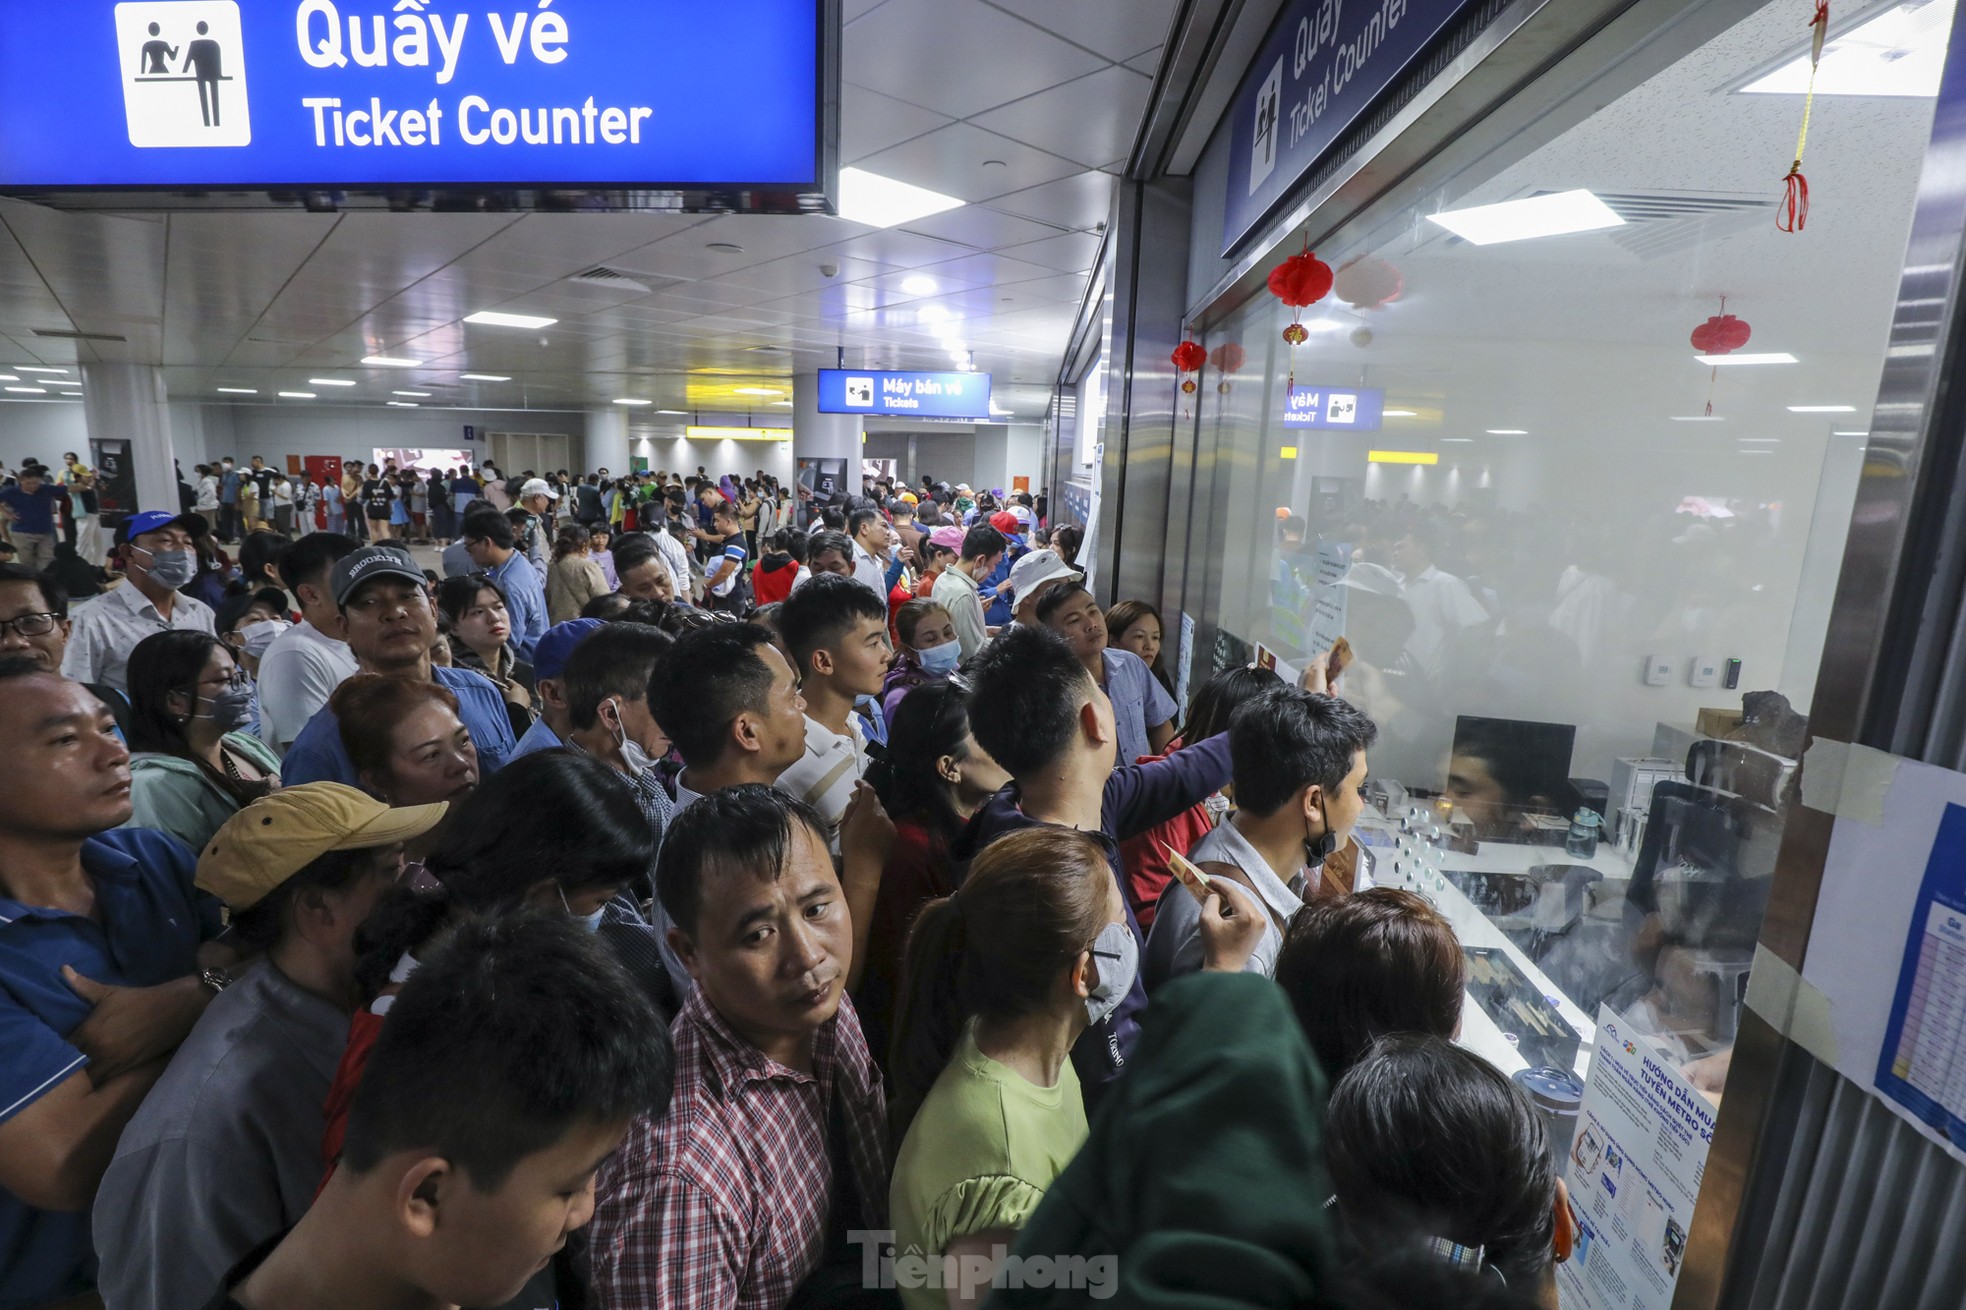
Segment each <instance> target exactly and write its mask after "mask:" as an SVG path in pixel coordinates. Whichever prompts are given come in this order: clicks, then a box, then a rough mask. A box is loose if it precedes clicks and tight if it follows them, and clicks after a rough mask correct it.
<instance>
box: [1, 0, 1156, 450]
mask: <svg viewBox="0 0 1966 1310" xmlns="http://www.w3.org/2000/svg"><path fill="white" fill-rule="evenodd" d="M1175 8H1176V0H872V2H870V0H846V4H845V17H846V20H847V23H846V32H845V40H844V55H843V82H844V85H843V88H842V101H843V103H842V107H841V120H842V122H841V141H840V161H841V163H842V164H843V165H853V166H855V167H859V168H862V169H866V170H868V171H871V172H875V173H879V174H882V175H884V176H888V177H892V178H896V179H898V180H900V181H903V182H909V183H913V184H915V185H918V186H925V187H929V188H932V189H934V190H938V191H943V192H946V193H947V194H950V195H954V196H957V197H960V198H961V199H963V200H965V201H967V202H968V203H967V204H965V205H964V206H963V207H962V208H960V209H956V210H952V211H948V212H946V213H942V214H937V215H934V216H932V217H930V218H926V219H922V220H919V221H917V222H914V223H910V224H908V225H906V226H905V227H900V228H892V229H885V230H883V229H876V228H871V227H867V226H865V225H862V224H857V223H850V222H847V221H845V220H842V219H837V218H826V217H817V216H807V217H791V216H765V215H725V216H715V217H712V216H698V215H662V214H529V215H511V214H434V213H416V214H387V213H375V212H352V213H344V214H310V213H302V212H243V213H210V212H206V213H179V214H140V215H113V214H100V213H64V212H56V211H53V210H49V209H45V208H43V207H41V206H38V205H34V204H30V203H27V202H24V201H19V200H5V199H0V372H4V371H6V368H5V366H6V365H8V364H51V365H74V364H78V363H88V362H92V361H119V362H139V363H151V364H159V365H162V366H163V367H164V370H165V379H166V383H167V385H168V387H169V389H170V392H171V394H172V395H173V397H183V398H203V399H208V400H212V401H225V400H227V399H228V397H225V396H222V395H220V394H218V393H217V392H216V390H215V388H217V387H220V386H238V387H256V388H258V389H259V391H260V393H261V394H260V396H258V397H255V398H243V397H242V398H240V399H242V400H253V401H255V402H263V401H266V400H268V399H270V398H271V397H272V395H273V393H274V392H276V391H280V390H313V391H315V392H317V393H318V394H319V397H320V398H319V399H318V400H315V401H281V402H278V403H281V404H297V405H308V404H313V405H323V404H366V405H376V404H380V403H382V402H384V401H387V400H389V399H390V398H391V397H390V394H389V393H390V392H391V391H392V390H418V391H429V392H432V393H434V394H433V395H432V397H431V398H430V399H428V400H423V401H421V402H420V403H421V404H424V405H428V406H440V405H468V406H472V407H508V406H509V407H531V408H552V409H571V408H581V407H585V406H588V405H592V404H606V403H609V402H611V401H612V400H614V399H615V398H616V397H621V396H634V397H640V398H644V399H647V400H650V401H652V402H654V404H653V406H651V408H650V409H648V410H633V411H631V414H632V416H633V419H632V421H633V422H634V423H635V425H636V426H637V428H638V429H640V428H644V427H646V428H655V429H657V430H660V427H661V425H673V424H674V423H677V422H680V421H681V420H676V419H664V418H660V417H657V416H655V415H654V414H653V412H652V411H653V409H655V408H667V409H677V410H718V411H742V410H745V409H746V408H747V407H750V406H751V405H753V404H755V403H757V402H754V401H752V400H749V399H746V398H744V397H738V396H735V395H733V394H732V393H733V390H734V388H736V387H740V386H767V387H771V386H782V387H783V388H784V389H785V390H786V393H787V396H788V398H789V392H790V379H791V377H792V375H793V374H794V373H795V372H800V371H804V370H807V369H812V368H816V367H831V366H832V365H833V364H834V362H835V358H836V354H837V352H838V351H839V350H840V349H842V348H843V349H844V350H845V352H846V360H847V362H848V363H849V364H855V365H865V366H870V367H893V368H925V369H946V368H949V367H951V365H950V363H949V359H948V352H947V350H946V348H945V343H944V342H942V341H941V340H938V339H937V338H936V337H935V336H934V335H932V334H931V332H930V331H929V328H930V326H931V324H930V323H929V322H927V321H925V320H924V319H923V317H922V310H923V309H924V308H925V307H926V305H927V304H929V303H930V302H933V303H935V304H939V305H940V306H942V307H943V309H945V310H947V311H948V312H949V314H950V315H951V316H953V321H956V322H958V323H959V330H960V339H961V340H962V341H963V342H964V343H965V344H966V345H968V346H969V347H970V348H972V349H973V350H974V351H975V352H976V367H977V368H978V369H980V370H983V371H987V372H990V373H992V374H994V375H995V378H996V394H997V397H998V403H999V404H1000V405H1007V406H1008V407H1009V408H1010V409H1011V410H1012V411H1013V412H1014V413H1015V414H1016V416H1017V417H1019V418H1027V419H1033V420H1035V419H1037V418H1040V417H1042V414H1043V411H1044V406H1045V402H1046V399H1047V397H1048V394H1049V384H1050V381H1051V379H1052V378H1053V376H1055V374H1056V371H1057V367H1058V364H1059V361H1060V358H1061V356H1062V354H1063V352H1064V349H1065V346H1066V342H1067V337H1068V334H1069V333H1070V330H1071V325H1072V320H1073V316H1074V313H1075V311H1076V308H1077V306H1078V302H1079V300H1080V298H1081V296H1082V295H1083V293H1084V290H1085V283H1086V275H1087V271H1088V270H1089V269H1090V267H1091V265H1092V261H1093V259H1094V257H1095V255H1096V253H1097V250H1098V245H1099V229H1100V228H1101V227H1102V226H1103V224H1104V222H1105V220H1106V216H1107V213H1108V210H1109V207H1110V205H1111V201H1112V194H1113V187H1114V182H1115V176H1116V173H1117V171H1118V170H1119V168H1120V167H1121V164H1122V162H1123V159H1124V156H1125V155H1126V153H1127V151H1128V149H1129V148H1130V147H1131V144H1132V141H1133V136H1134V133H1135V131H1136V130H1137V128H1138V126H1139V122H1140V119H1141V116H1142V114H1143V113H1144V111H1145V109H1146V105H1147V98H1148V92H1149V89H1150V87H1151V84H1152V74H1153V70H1154V68H1155V67H1156V64H1157V61H1158V58H1159V50H1160V46H1161V44H1162V43H1163V41H1164V39H1165V37H1166V34H1167V29H1168V26H1169V23H1170V21H1171V19H1172V16H1173V13H1174V10H1175ZM713 243H716V244H721V243H730V244H734V245H736V246H739V247H741V249H739V250H735V251H733V250H728V249H712V248H711V246H712V245H713ZM822 265H833V266H836V267H837V273H836V274H835V275H834V276H832V277H830V278H829V277H827V276H826V275H825V274H824V273H822V272H821V266H822ZM596 267H605V268H609V269H613V270H615V271H616V272H618V273H621V274H623V275H625V278H626V279H627V280H626V281H623V282H616V283H614V284H613V285H594V284H591V283H587V282H574V281H569V280H568V279H570V278H573V277H574V276H576V275H578V274H581V273H584V272H586V271H588V270H590V269H594V268H596ZM913 273H923V274H926V275H928V276H929V277H931V278H933V279H934V280H935V281H936V282H937V283H938V290H937V291H936V293H935V294H933V295H932V296H929V297H926V298H923V297H919V296H914V295H910V294H907V293H904V292H903V291H902V290H901V283H902V281H903V279H904V278H905V277H907V276H908V275H909V274H913ZM636 283H639V284H641V285H639V286H638V285H635V284H636ZM644 288H646V289H644ZM484 309H502V310H506V311H508V312H516V313H535V314H541V315H546V316H551V317H555V318H558V319H559V320H560V321H559V322H558V323H557V324H555V325H553V326H552V327H550V328H547V329H544V330H543V331H537V332H528V331H518V330H513V329H509V328H489V327H479V326H469V325H466V324H464V323H463V322H461V321H460V320H461V319H462V318H463V317H464V315H466V314H469V313H473V312H476V311H478V310H484ZM931 312H932V313H933V312H935V311H931ZM37 329H39V330H42V331H57V332H85V333H100V334H105V335H109V336H120V337H123V338H125V340H124V341H122V342H110V341H73V340H65V339H59V338H49V337H44V336H37V335H36V334H35V333H36V330H37ZM375 353H386V354H392V355H402V356H407V357H410V358H414V359H419V360H422V361H424V363H423V366H422V367H420V368H417V369H370V368H363V367H361V366H359V364H358V363H357V361H359V360H360V359H361V358H362V357H363V356H364V355H369V354H375ZM472 372H475V373H492V374H509V375H511V377H512V381H511V382H509V383H472V382H460V381H459V380H458V375H459V374H460V373H472ZM319 376H336V377H346V378H352V379H356V380H358V383H359V385H357V386H356V387H353V388H340V389H336V390H334V391H333V392H330V391H329V390H328V389H326V388H320V387H310V386H308V385H307V380H308V378H310V377H319ZM8 399H10V400H11V399H14V398H12V397H9V398H8ZM23 403H40V402H36V401H24V402H23ZM62 403H74V402H73V401H67V402H62ZM783 412H784V411H783V410H772V409H763V410H761V411H760V413H761V414H762V415H770V414H776V415H779V416H781V417H782V415H783ZM4 413H5V410H4V409H0V422H4V417H3V416H4Z"/></svg>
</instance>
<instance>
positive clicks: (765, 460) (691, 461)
mask: <svg viewBox="0 0 1966 1310" xmlns="http://www.w3.org/2000/svg"><path fill="white" fill-rule="evenodd" d="M628 454H629V457H630V458H631V459H632V458H640V459H646V460H648V462H649V472H651V473H656V472H665V473H681V474H682V475H683V476H685V477H688V476H689V475H690V474H693V473H695V472H696V466H697V465H699V464H701V465H702V466H703V467H704V468H705V469H706V470H708V471H709V473H710V475H711V476H712V477H718V478H721V477H722V476H723V475H724V474H726V473H737V474H741V475H743V476H744V477H750V476H752V475H753V474H755V473H756V472H757V471H758V470H759V469H763V470H764V471H765V472H766V473H769V474H770V475H771V476H773V477H775V478H777V479H778V480H779V481H780V482H782V483H786V484H788V485H789V484H790V483H791V482H792V480H793V478H794V476H795V474H796V472H797V466H796V465H795V464H794V462H793V458H792V443H791V442H789V441H732V440H731V439H730V438H728V437H725V438H723V439H721V440H717V441H691V440H690V439H689V438H687V437H630V438H628Z"/></svg>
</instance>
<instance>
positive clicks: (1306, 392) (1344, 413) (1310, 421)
mask: <svg viewBox="0 0 1966 1310" xmlns="http://www.w3.org/2000/svg"><path fill="white" fill-rule="evenodd" d="M1385 409H1386V393H1385V392H1383V391H1381V390H1379V389H1378V388H1376V387H1318V386H1305V385H1303V384H1301V383H1300V384H1298V385H1297V386H1296V387H1295V388H1293V389H1292V390H1291V392H1290V393H1289V395H1288V396H1286V397H1285V398H1284V403H1283V425H1284V426H1285V427H1287V428H1311V429H1313V430H1316V431H1321V432H1377V431H1378V430H1379V424H1380V422H1381V420H1382V419H1383V418H1384V417H1385Z"/></svg>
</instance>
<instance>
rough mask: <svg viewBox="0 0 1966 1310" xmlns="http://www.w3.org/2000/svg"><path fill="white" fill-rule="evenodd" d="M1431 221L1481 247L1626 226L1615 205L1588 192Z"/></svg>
mask: <svg viewBox="0 0 1966 1310" xmlns="http://www.w3.org/2000/svg"><path fill="white" fill-rule="evenodd" d="M1427 221H1428V222H1430V223H1434V224H1437V225H1439V226H1441V227H1444V228H1446V229H1447V230H1448V231H1449V232H1452V233H1453V234H1454V235H1455V236H1458V237H1460V238H1461V239H1462V240H1463V241H1468V242H1472V243H1473V244H1474V245H1477V246H1494V245H1500V244H1502V243H1503V242H1507V241H1528V240H1531V239H1533V238H1535V237H1554V236H1563V235H1565V234H1567V233H1571V232H1594V231H1597V230H1598V229H1600V228H1607V227H1623V226H1624V223H1625V220H1624V219H1622V218H1619V217H1618V215H1617V214H1616V213H1614V212H1613V211H1612V209H1611V206H1609V205H1607V204H1605V203H1604V202H1603V201H1602V200H1599V199H1598V198H1597V197H1596V196H1594V195H1592V194H1591V193H1590V192H1589V191H1584V190H1577V191H1557V192H1554V193H1552V194H1550V195H1544V196H1530V197H1529V198H1527V199H1525V200H1505V201H1503V202H1501V203H1500V204H1495V205H1476V206H1474V207H1473V208H1471V209H1450V210H1448V211H1447V212H1446V213H1443V214H1430V215H1428V216H1427Z"/></svg>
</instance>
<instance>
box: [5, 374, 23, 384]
mask: <svg viewBox="0 0 1966 1310" xmlns="http://www.w3.org/2000/svg"><path fill="white" fill-rule="evenodd" d="M18 381H20V379H19V378H17V377H15V376H14V375H13V374H11V373H0V382H18Z"/></svg>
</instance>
